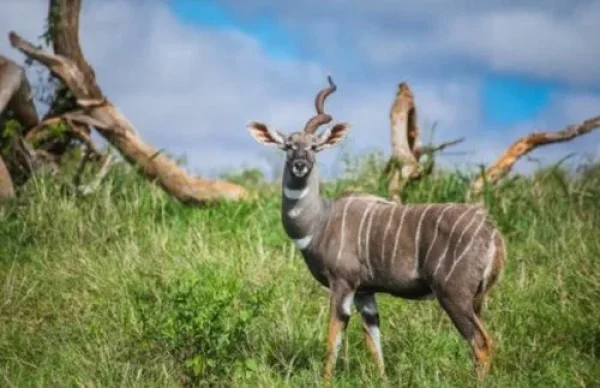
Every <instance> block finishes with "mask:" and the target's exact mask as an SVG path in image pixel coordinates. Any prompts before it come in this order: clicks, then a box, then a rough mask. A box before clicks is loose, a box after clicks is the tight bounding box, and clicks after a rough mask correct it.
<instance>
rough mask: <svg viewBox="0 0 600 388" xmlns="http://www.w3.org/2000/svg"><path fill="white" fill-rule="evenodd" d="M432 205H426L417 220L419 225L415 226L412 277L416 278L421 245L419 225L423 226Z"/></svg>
mask: <svg viewBox="0 0 600 388" xmlns="http://www.w3.org/2000/svg"><path fill="white" fill-rule="evenodd" d="M432 206H433V204H429V205H427V207H426V208H425V210H423V213H421V218H419V223H418V224H417V233H416V235H415V257H414V262H415V266H414V269H413V275H414V276H416V275H417V272H418V271H419V244H420V243H421V225H422V224H423V219H424V218H425V214H427V212H428V211H429V209H431V208H432Z"/></svg>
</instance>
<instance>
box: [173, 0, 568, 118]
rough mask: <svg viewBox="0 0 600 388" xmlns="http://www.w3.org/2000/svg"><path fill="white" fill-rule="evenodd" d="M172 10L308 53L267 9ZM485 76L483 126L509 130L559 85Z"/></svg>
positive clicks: (267, 45) (205, 6) (209, 6)
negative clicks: (243, 14)
mask: <svg viewBox="0 0 600 388" xmlns="http://www.w3.org/2000/svg"><path fill="white" fill-rule="evenodd" d="M171 7H172V9H173V11H174V12H175V13H176V14H177V16H178V17H179V18H181V19H182V20H184V21H185V22H187V23H190V24H197V25H199V26H204V27H210V28H215V29H220V30H237V31H242V32H244V33H245V34H248V35H249V36H252V37H253V38H255V39H256V40H257V41H258V42H260V44H261V46H262V47H263V48H264V50H265V51H266V52H267V53H268V55H270V56H272V57H274V58H288V59H293V58H298V59H301V58H302V57H303V55H307V53H301V52H300V50H299V49H298V40H299V39H301V37H296V36H294V33H292V31H290V30H289V29H288V28H286V26H285V24H283V23H280V22H278V20H277V17H276V15H274V13H273V12H272V11H271V10H270V9H269V8H268V7H265V8H263V9H262V10H261V12H262V15H261V16H260V17H258V18H256V19H253V20H250V21H244V20H243V19H241V18H240V17H238V16H237V15H236V12H235V11H234V9H232V7H231V5H229V4H226V3H223V2H220V1H218V0H172V1H171ZM355 54H356V53H353V52H352V51H351V50H348V52H347V53H346V56H347V57H348V58H350V60H352V57H353V56H355ZM486 70H487V69H485V67H482V68H480V71H481V72H482V82H483V85H482V88H481V103H482V109H483V112H484V123H485V124H486V125H490V126H493V127H510V126H512V125H515V124H518V123H520V122H526V121H528V120H532V119H535V118H536V116H537V115H539V114H540V112H542V111H543V110H544V109H545V108H547V107H548V106H549V104H550V97H551V95H552V93H553V91H555V90H557V89H558V87H557V86H556V85H552V84H551V83H550V82H548V81H544V80H539V79H536V77H531V76H529V77H528V76H523V75H520V74H518V72H503V71H496V72H493V71H492V72H487V74H485V75H484V73H486Z"/></svg>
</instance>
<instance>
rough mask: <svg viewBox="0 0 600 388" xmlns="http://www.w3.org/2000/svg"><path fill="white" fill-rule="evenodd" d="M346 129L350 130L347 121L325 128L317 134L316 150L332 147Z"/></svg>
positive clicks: (345, 133)
mask: <svg viewBox="0 0 600 388" xmlns="http://www.w3.org/2000/svg"><path fill="white" fill-rule="evenodd" d="M348 131H350V124H347V123H338V124H335V125H334V126H332V127H329V128H327V129H326V130H325V131H323V133H322V134H320V135H319V140H318V143H317V148H316V150H317V151H321V150H324V149H326V148H330V147H333V146H334V145H336V144H337V143H339V142H340V141H341V140H342V139H343V138H344V137H345V136H346V135H347V134H348Z"/></svg>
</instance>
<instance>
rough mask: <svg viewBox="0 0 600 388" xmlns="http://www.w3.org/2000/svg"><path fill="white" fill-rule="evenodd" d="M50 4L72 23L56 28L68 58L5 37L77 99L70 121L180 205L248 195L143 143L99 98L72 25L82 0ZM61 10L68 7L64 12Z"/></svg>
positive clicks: (133, 129) (238, 187) (114, 111)
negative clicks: (91, 130) (92, 131)
mask: <svg viewBox="0 0 600 388" xmlns="http://www.w3.org/2000/svg"><path fill="white" fill-rule="evenodd" d="M52 4H54V5H55V6H57V7H62V11H61V10H59V11H55V12H57V13H58V14H59V15H63V12H64V13H65V15H70V16H67V17H68V18H70V19H71V21H69V22H65V23H63V24H59V25H58V27H57V28H58V29H59V30H61V31H62V32H61V33H64V36H62V35H61V36H62V38H61V39H63V40H65V42H63V43H61V44H62V45H63V47H68V50H65V54H66V55H68V57H67V56H61V55H53V54H50V53H47V52H45V51H43V50H41V49H38V48H36V47H34V46H33V45H32V44H31V43H29V42H27V41H25V40H24V39H22V38H21V37H19V36H18V35H17V34H16V33H14V32H10V34H9V39H10V42H11V44H12V46H13V47H14V48H16V49H18V50H20V51H21V52H23V53H24V54H25V55H27V56H28V57H29V58H31V59H34V60H36V61H39V62H40V63H42V64H43V65H45V66H46V67H48V68H49V69H50V71H51V72H52V74H54V75H55V76H57V77H58V78H60V80H61V81H62V82H64V84H65V85H67V87H68V88H69V89H70V90H71V92H72V93H73V94H74V95H75V98H76V99H77V101H78V104H79V105H80V106H81V107H82V108H84V109H83V110H82V111H80V112H77V113H73V114H71V115H70V117H69V118H70V119H71V120H73V121H74V122H78V123H82V124H88V125H92V126H94V127H95V128H96V129H97V130H98V132H99V133H100V134H101V135H102V136H103V137H104V138H106V139H107V140H108V141H109V142H110V143H111V144H112V145H113V146H114V147H115V148H117V149H118V150H119V152H120V153H121V154H122V155H123V157H124V158H125V159H126V160H127V161H128V162H130V163H131V164H133V165H135V166H137V167H139V170H140V172H141V173H142V174H143V175H144V176H145V177H146V178H148V179H150V180H152V181H156V182H157V183H158V185H159V186H160V187H162V188H163V189H164V190H165V191H166V192H167V193H169V194H170V195H172V196H174V197H175V198H177V199H178V200H179V201H181V202H183V203H186V204H193V205H203V204H205V203H208V202H214V201H219V200H222V199H232V200H235V199H241V198H245V197H247V195H248V193H247V191H246V190H245V189H244V188H243V187H241V186H239V185H236V184H233V183H230V182H224V181H211V180H206V179H202V178H196V177H192V176H190V175H189V174H188V173H187V172H186V171H185V170H183V169H182V168H181V167H179V166H178V165H177V164H176V163H175V162H173V161H172V160H171V159H169V158H168V157H166V156H165V155H163V154H157V152H156V149H155V148H153V147H151V146H150V145H148V144H146V143H145V142H144V141H143V140H142V139H141V138H140V137H139V136H138V135H137V131H136V130H135V128H134V127H133V125H132V124H131V123H130V122H129V121H128V120H127V119H126V118H125V117H124V116H123V115H122V114H121V112H120V111H119V110H118V108H117V107H116V106H114V105H113V104H112V103H111V102H110V101H108V100H107V99H106V98H105V97H104V96H103V95H102V92H101V89H100V87H99V86H98V85H97V84H96V80H95V76H94V72H93V70H92V68H91V66H89V64H88V63H87V61H86V60H85V58H84V57H83V54H82V53H81V49H80V46H79V40H78V34H77V33H76V27H77V24H75V23H74V22H73V19H74V18H75V16H74V15H75V14H77V15H78V13H79V7H80V4H81V2H80V0H56V1H53V2H52ZM65 7H66V8H69V7H71V8H72V9H70V10H67V9H65ZM74 9H75V10H77V12H75V11H74ZM61 26H62V27H61ZM59 35H60V34H59Z"/></svg>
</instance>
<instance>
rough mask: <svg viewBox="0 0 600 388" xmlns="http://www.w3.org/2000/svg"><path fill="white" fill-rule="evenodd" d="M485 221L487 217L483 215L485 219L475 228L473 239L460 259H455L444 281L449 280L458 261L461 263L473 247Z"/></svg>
mask: <svg viewBox="0 0 600 388" xmlns="http://www.w3.org/2000/svg"><path fill="white" fill-rule="evenodd" d="M485 221H486V219H485V217H483V220H482V221H481V223H480V224H479V226H478V227H477V229H476V230H475V233H473V236H472V237H471V241H469V244H468V245H467V247H466V248H465V250H464V251H463V252H462V253H461V254H460V256H459V257H458V259H456V260H455V261H454V263H452V267H450V271H448V275H446V279H444V283H445V282H447V281H448V279H449V278H450V275H452V271H454V268H456V265H457V264H458V263H460V261H461V260H462V259H463V257H465V255H466V254H467V252H468V251H469V248H471V245H473V242H474V241H475V238H476V237H477V232H479V230H480V229H481V227H482V226H483V225H485Z"/></svg>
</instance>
